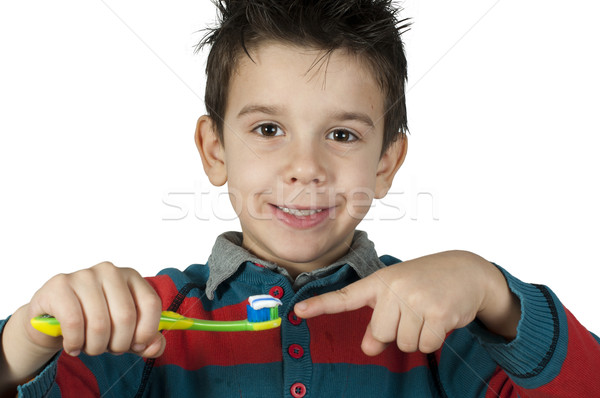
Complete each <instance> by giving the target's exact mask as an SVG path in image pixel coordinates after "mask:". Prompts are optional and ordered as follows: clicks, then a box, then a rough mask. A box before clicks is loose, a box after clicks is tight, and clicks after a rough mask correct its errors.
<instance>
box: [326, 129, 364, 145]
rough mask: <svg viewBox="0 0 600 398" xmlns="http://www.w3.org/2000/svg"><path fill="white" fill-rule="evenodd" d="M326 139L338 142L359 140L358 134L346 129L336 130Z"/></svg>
mask: <svg viewBox="0 0 600 398" xmlns="http://www.w3.org/2000/svg"><path fill="white" fill-rule="evenodd" d="M326 138H327V139H330V140H334V141H338V142H351V141H357V140H358V139H359V138H358V137H357V136H356V134H354V133H352V132H350V131H349V130H346V129H335V130H333V131H332V132H330V133H329V134H327V137H326Z"/></svg>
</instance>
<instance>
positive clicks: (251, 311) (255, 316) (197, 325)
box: [31, 294, 281, 337]
mask: <svg viewBox="0 0 600 398" xmlns="http://www.w3.org/2000/svg"><path fill="white" fill-rule="evenodd" d="M248 303H249V304H248V305H246V311H247V316H248V318H247V319H243V320H237V321H210V320H205V319H194V318H187V317H184V316H183V315H180V314H178V313H176V312H173V311H163V312H162V313H161V317H160V323H159V324H158V330H204V331H209V332H241V331H259V330H267V329H274V328H277V327H279V326H280V325H281V318H280V317H279V309H278V307H279V306H280V305H281V301H280V300H279V299H276V298H275V297H272V296H270V295H268V294H261V295H257V296H250V297H249V298H248ZM31 325H32V326H33V327H34V328H35V329H36V330H39V331H40V332H42V333H44V334H47V335H48V336H53V337H57V336H61V335H62V330H61V328H60V322H58V321H57V320H56V318H54V317H53V316H51V315H41V316H37V317H35V318H31Z"/></svg>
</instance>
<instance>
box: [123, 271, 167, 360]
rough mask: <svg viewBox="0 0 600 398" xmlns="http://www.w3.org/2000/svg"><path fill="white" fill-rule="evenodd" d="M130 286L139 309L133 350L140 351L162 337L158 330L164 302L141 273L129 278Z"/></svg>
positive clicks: (132, 345)
mask: <svg viewBox="0 0 600 398" xmlns="http://www.w3.org/2000/svg"><path fill="white" fill-rule="evenodd" d="M129 288H130V289H131V294H132V296H133V299H134V302H135V306H136V309H137V324H136V326H135V330H134V334H133V339H132V344H131V350H133V351H134V352H136V353H140V352H144V351H145V350H146V349H147V348H150V345H152V344H153V343H154V344H156V339H158V338H159V335H160V337H162V334H160V333H159V332H158V324H159V322H160V315H161V309H162V302H161V300H160V297H159V296H158V294H157V293H156V291H155V290H154V289H153V288H152V286H150V284H149V283H148V282H146V280H145V279H143V278H142V277H141V276H139V274H138V275H135V276H134V277H132V278H131V279H130V280H129Z"/></svg>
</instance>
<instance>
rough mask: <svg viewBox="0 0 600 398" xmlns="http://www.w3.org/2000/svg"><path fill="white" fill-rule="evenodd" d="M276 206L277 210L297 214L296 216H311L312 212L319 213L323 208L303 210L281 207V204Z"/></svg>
mask: <svg viewBox="0 0 600 398" xmlns="http://www.w3.org/2000/svg"><path fill="white" fill-rule="evenodd" d="M275 207H277V208H278V209H279V210H281V211H283V212H284V213H289V214H291V215H293V216H297V217H308V216H312V215H314V214H317V213H320V212H322V211H323V209H305V210H300V209H290V208H289V207H282V206H275Z"/></svg>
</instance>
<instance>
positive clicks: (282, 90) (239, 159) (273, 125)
mask: <svg viewBox="0 0 600 398" xmlns="http://www.w3.org/2000/svg"><path fill="white" fill-rule="evenodd" d="M323 54H324V53H323V52H322V51H319V50H314V49H309V48H305V47H295V46H289V45H285V44H281V43H275V42H270V43H265V44H262V45H259V46H258V48H256V49H255V50H254V51H252V52H251V55H252V58H253V60H254V61H255V62H252V60H250V59H249V58H248V57H246V56H244V57H241V60H240V62H239V65H238V68H237V69H236V71H235V73H234V75H233V77H232V81H231V83H230V89H229V94H228V103H227V111H226V113H225V118H224V134H223V136H224V140H223V141H224V145H220V143H218V141H216V138H215V134H214V132H213V131H212V130H211V129H212V124H211V123H210V120H209V119H208V118H207V117H203V118H201V119H200V120H199V122H198V130H197V132H196V143H197V145H198V148H199V150H200V153H201V155H202V160H203V163H204V168H205V171H206V172H207V174H208V176H209V178H210V180H211V182H212V183H213V184H215V185H222V184H224V183H225V182H228V189H229V193H230V198H231V201H232V204H233V206H234V209H235V211H236V213H237V214H238V216H239V219H240V222H241V226H242V232H243V246H244V247H245V248H246V249H248V250H249V251H251V252H252V253H254V254H255V255H256V256H258V257H260V258H263V259H265V260H269V261H272V262H275V263H277V264H279V265H281V266H283V267H285V268H287V269H288V271H289V272H290V273H291V274H292V275H297V274H299V273H300V272H304V271H310V270H313V269H316V268H319V267H323V266H325V265H328V264H330V263H332V262H333V261H335V260H336V259H338V258H339V257H341V256H342V255H344V254H345V253H346V252H347V251H348V249H349V247H350V244H351V242H352V237H353V234H354V230H355V228H356V226H357V225H358V223H359V222H360V221H361V220H362V218H364V216H365V215H366V213H367V211H368V210H369V208H370V205H371V202H372V200H373V198H380V197H383V196H384V195H385V194H386V193H387V190H388V189H389V187H390V185H391V182H392V179H393V176H394V174H395V172H396V171H397V169H398V167H399V166H400V165H401V163H402V161H403V159H404V154H405V151H406V142H405V139H402V140H399V141H398V142H397V143H395V144H394V145H392V146H391V147H390V149H389V150H388V151H387V152H386V153H385V154H384V155H383V156H382V157H380V152H381V146H382V142H383V120H384V117H383V116H384V111H385V109H384V108H383V103H384V102H383V101H384V96H383V93H382V91H381V90H380V88H379V86H378V85H377V83H376V81H375V80H374V79H373V77H372V76H371V72H370V71H369V69H368V68H367V67H366V66H365V65H363V64H362V63H361V62H360V61H359V59H358V58H357V57H356V56H354V55H350V54H347V53H346V52H345V51H341V50H337V51H335V52H333V53H332V54H331V56H330V57H329V58H324V59H322V60H320V57H321V56H322V55H323Z"/></svg>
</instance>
